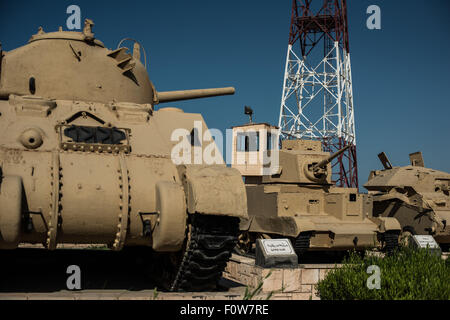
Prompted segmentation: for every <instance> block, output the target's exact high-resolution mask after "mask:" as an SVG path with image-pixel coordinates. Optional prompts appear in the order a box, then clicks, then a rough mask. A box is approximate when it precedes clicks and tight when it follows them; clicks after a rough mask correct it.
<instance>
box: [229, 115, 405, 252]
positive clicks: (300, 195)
mask: <svg viewBox="0 0 450 320" xmlns="http://www.w3.org/2000/svg"><path fill="white" fill-rule="evenodd" d="M278 132H279V130H278V128H277V127H274V126H271V125H269V124H267V123H260V124H254V123H249V124H247V125H243V126H236V127H233V144H232V148H233V153H232V154H233V156H232V166H233V167H234V168H236V169H238V170H239V171H240V172H241V174H242V175H243V176H244V177H245V186H246V190H247V204H248V215H249V220H247V221H245V220H244V219H243V220H242V223H241V231H242V234H241V236H240V239H239V243H238V247H239V248H240V251H241V252H242V251H243V252H248V251H251V250H252V249H251V247H252V245H253V244H254V241H255V239H256V238H258V237H260V238H279V237H287V238H289V239H291V241H292V243H293V246H294V249H295V250H296V252H297V254H299V255H301V254H303V253H304V252H306V251H318V250H323V251H343V250H348V249H356V250H360V249H364V248H368V247H375V246H383V247H384V248H386V249H388V250H392V249H394V248H395V247H396V246H397V245H398V235H399V232H400V225H399V224H398V222H397V221H396V220H395V219H394V218H390V217H373V216H372V196H371V195H368V194H361V193H358V190H357V189H356V188H340V187H336V186H335V185H334V184H333V182H332V181H331V163H330V162H331V161H332V160H333V159H334V158H335V157H338V156H339V155H340V154H342V152H343V151H345V150H346V148H344V149H341V150H340V151H338V152H337V153H335V154H333V155H330V154H329V153H327V152H323V151H322V143H321V141H314V140H283V141H282V142H281V149H280V148H279V146H278V144H279V142H278V140H279V138H278V136H279V134H278Z"/></svg>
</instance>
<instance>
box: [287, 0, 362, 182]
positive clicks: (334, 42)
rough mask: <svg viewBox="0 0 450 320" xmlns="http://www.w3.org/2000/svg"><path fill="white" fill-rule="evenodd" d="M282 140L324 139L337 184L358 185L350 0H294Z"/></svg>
mask: <svg viewBox="0 0 450 320" xmlns="http://www.w3.org/2000/svg"><path fill="white" fill-rule="evenodd" d="M278 126H279V127H280V137H281V139H298V138H305V139H320V140H322V142H323V146H324V150H325V151H329V152H335V151H337V150H338V149H340V148H343V147H344V146H346V145H348V144H350V145H351V147H350V148H349V149H347V151H346V152H345V153H343V154H342V155H341V156H340V157H338V158H337V159H336V160H335V161H334V162H333V163H332V166H333V180H334V181H336V184H337V185H338V186H343V187H358V171H357V162H356V136H355V120H354V110H353V93H352V76H351V66H350V51H349V40H348V29H347V7H346V0H322V1H320V0H315V1H312V0H293V3H292V15H291V26H290V32H289V45H288V50H287V57H286V67H285V73H284V81H283V93H282V98H281V107H280V118H279V123H278Z"/></svg>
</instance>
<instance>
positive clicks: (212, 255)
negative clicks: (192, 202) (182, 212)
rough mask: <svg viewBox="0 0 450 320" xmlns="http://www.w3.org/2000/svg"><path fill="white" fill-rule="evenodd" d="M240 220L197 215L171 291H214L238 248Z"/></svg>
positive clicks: (189, 232)
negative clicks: (235, 249)
mask: <svg viewBox="0 0 450 320" xmlns="http://www.w3.org/2000/svg"><path fill="white" fill-rule="evenodd" d="M238 233H239V218H236V217H227V216H209V215H193V216H191V221H190V225H189V231H188V237H187V240H186V245H185V249H184V253H183V255H182V257H181V259H180V260H179V261H180V262H179V263H178V268H177V271H176V275H175V278H174V280H173V282H172V283H171V286H170V291H207V290H214V289H215V288H216V286H217V282H218V281H219V279H220V277H221V276H222V272H223V270H224V269H225V266H226V264H227V262H228V260H229V258H230V256H231V253H232V251H233V248H234V247H235V246H236V243H237V237H238Z"/></svg>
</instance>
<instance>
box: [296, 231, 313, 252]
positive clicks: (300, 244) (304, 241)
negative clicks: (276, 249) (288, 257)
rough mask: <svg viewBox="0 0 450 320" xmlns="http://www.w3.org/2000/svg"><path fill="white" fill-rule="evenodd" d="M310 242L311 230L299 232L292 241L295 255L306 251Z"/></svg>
mask: <svg viewBox="0 0 450 320" xmlns="http://www.w3.org/2000/svg"><path fill="white" fill-rule="evenodd" d="M310 244H311V232H301V233H300V234H299V235H298V237H297V238H296V239H295V241H294V251H295V253H297V255H302V254H304V253H305V252H306V251H308V249H309V246H310Z"/></svg>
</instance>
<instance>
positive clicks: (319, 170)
mask: <svg viewBox="0 0 450 320" xmlns="http://www.w3.org/2000/svg"><path fill="white" fill-rule="evenodd" d="M348 148H350V145H347V146H345V147H344V148H342V149H340V150H338V151H336V152H335V153H333V154H332V155H329V156H328V157H326V158H325V159H323V160H322V161H320V162H319V163H316V164H315V165H313V166H312V168H311V171H312V172H313V174H314V176H315V177H316V178H321V177H322V176H323V175H324V174H325V173H326V170H327V165H328V164H329V163H330V162H331V161H333V159H335V158H337V157H339V156H340V155H341V154H342V153H343V152H345V150H347V149H348Z"/></svg>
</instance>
